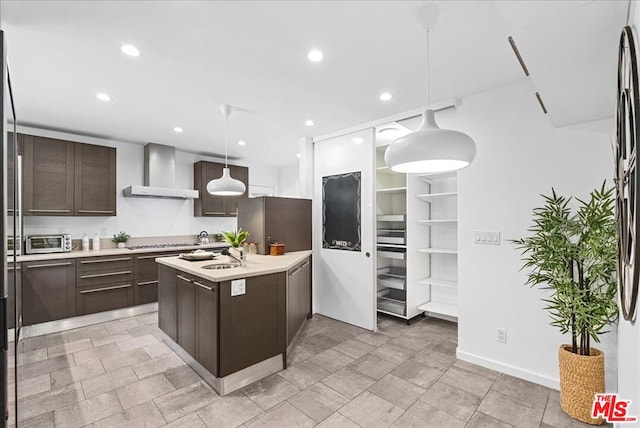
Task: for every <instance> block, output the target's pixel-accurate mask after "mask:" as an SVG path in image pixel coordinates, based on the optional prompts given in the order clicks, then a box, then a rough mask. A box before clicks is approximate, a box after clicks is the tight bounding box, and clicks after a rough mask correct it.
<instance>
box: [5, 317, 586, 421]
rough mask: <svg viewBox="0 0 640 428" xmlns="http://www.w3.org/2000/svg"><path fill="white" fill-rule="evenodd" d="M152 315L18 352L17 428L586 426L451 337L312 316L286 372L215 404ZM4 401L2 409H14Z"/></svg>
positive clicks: (439, 328)
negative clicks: (463, 355)
mask: <svg viewBox="0 0 640 428" xmlns="http://www.w3.org/2000/svg"><path fill="white" fill-rule="evenodd" d="M156 325H157V314H156V313H152V314H146V315H140V316H137V317H132V318H125V319H121V320H117V321H112V322H108V323H103V324H98V325H94V326H90V327H84V328H79V329H76V330H71V331H67V332H63V333H54V334H51V335H48V336H40V337H34V338H29V339H27V340H25V341H23V346H24V350H23V352H22V353H21V354H20V361H19V366H20V369H21V370H20V374H19V380H20V383H19V385H20V388H19V391H18V396H19V397H18V398H19V407H20V416H19V421H18V422H19V427H21V428H22V427H24V428H27V427H57V428H63V427H83V426H91V427H161V426H166V427H181V428H186V427H193V428H195V427H215V428H223V427H236V426H241V427H243V428H259V427H278V428H286V427H293V428H304V427H312V426H318V427H321V428H333V427H344V428H350V427H354V428H358V427H361V428H369V427H372V428H373V427H375V428H378V427H387V426H393V427H421V428H425V427H437V428H455V427H477V428H480V427H483V428H484V427H510V426H515V427H540V428H551V427H555V428H571V427H579V426H587V425H584V424H581V423H578V422H576V421H574V420H572V419H570V418H569V417H567V416H566V415H564V413H562V411H561V410H560V406H559V402H558V400H559V398H558V393H557V392H556V391H552V390H550V389H547V388H544V387H542V386H539V385H535V384H532V383H529V382H525V381H522V380H519V379H516V378H513V377H510V376H506V375H502V374H499V373H497V372H494V371H491V370H488V369H485V368H482V367H478V366H475V365H471V364H468V363H465V362H463V361H459V360H456V358H455V348H456V337H457V333H456V325H455V324H452V323H447V322H444V321H438V320H434V319H428V318H427V319H424V320H421V321H420V322H417V323H415V324H413V325H411V326H407V325H406V324H404V323H402V322H399V321H396V320H394V319H389V318H381V319H380V322H379V329H380V331H379V332H377V333H371V332H367V331H366V330H362V329H359V328H356V327H353V326H350V325H346V324H343V323H340V322H337V321H334V320H331V319H329V318H325V317H322V316H315V317H314V318H313V319H311V320H309V321H308V323H307V324H306V326H305V328H304V330H303V332H302V334H301V336H300V340H299V342H298V344H297V346H296V348H295V350H294V352H293V353H292V355H290V356H289V360H290V366H289V368H288V369H287V370H285V371H282V372H280V373H277V374H275V375H272V376H269V377H267V378H266V379H264V380H262V381H260V382H256V383H254V384H252V385H249V386H247V387H245V388H243V389H242V390H240V391H237V392H235V393H233V394H230V395H228V396H225V397H220V396H218V394H216V393H215V392H214V391H213V390H212V389H211V388H209V387H208V386H207V385H206V384H205V383H203V382H202V381H201V380H200V379H199V378H198V376H197V375H196V374H195V373H194V372H193V371H192V370H191V369H190V368H189V367H188V366H186V365H185V363H184V362H183V361H182V360H181V359H180V358H178V357H177V356H176V355H175V354H174V353H173V352H172V351H171V350H170V349H169V348H168V347H167V346H166V345H165V344H163V343H162V337H163V335H162V333H161V331H160V330H159V329H158V328H157V327H156ZM13 395H14V394H11V400H12V401H13V400H15V397H14V396H13Z"/></svg>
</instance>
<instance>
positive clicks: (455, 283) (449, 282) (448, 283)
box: [418, 278, 458, 289]
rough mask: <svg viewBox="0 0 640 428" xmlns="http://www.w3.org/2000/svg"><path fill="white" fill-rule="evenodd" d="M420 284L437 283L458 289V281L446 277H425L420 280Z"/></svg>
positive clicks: (440, 285) (436, 284) (437, 284)
mask: <svg viewBox="0 0 640 428" xmlns="http://www.w3.org/2000/svg"><path fill="white" fill-rule="evenodd" d="M418 284H422V285H435V286H437V287H446V288H452V289H457V287H458V281H456V280H453V279H445V278H425V279H422V280H420V281H418Z"/></svg>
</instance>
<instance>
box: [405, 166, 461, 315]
mask: <svg viewBox="0 0 640 428" xmlns="http://www.w3.org/2000/svg"><path fill="white" fill-rule="evenodd" d="M412 184H413V186H412ZM409 187H411V189H412V190H413V192H412V194H413V195H414V197H413V198H409V200H411V199H413V200H414V201H416V203H415V204H414V208H413V209H411V208H410V209H411V211H410V212H415V213H418V219H417V220H415V221H414V223H415V224H416V226H417V227H419V228H421V229H422V231H421V232H417V238H418V240H419V244H418V245H417V247H416V248H413V249H411V250H412V251H414V252H415V253H416V254H417V256H418V257H421V264H422V265H423V266H425V268H424V269H423V270H422V272H421V274H422V276H421V277H420V278H418V279H417V281H416V283H417V284H418V286H421V287H425V288H426V289H427V291H428V292H427V294H426V299H424V301H423V302H421V304H420V305H419V306H418V308H417V309H418V310H419V311H421V312H424V313H426V314H427V315H430V316H436V317H438V316H439V317H446V318H448V319H452V318H457V317H458V279H457V278H458V257H457V254H458V250H457V245H458V189H457V173H455V172H453V173H445V174H431V175H416V176H415V179H414V180H413V182H411V181H410V184H409Z"/></svg>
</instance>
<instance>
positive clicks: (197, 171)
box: [193, 161, 227, 217]
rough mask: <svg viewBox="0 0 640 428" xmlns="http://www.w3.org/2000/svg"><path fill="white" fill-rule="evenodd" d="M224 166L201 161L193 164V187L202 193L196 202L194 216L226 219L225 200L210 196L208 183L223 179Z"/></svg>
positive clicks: (220, 197)
mask: <svg viewBox="0 0 640 428" xmlns="http://www.w3.org/2000/svg"><path fill="white" fill-rule="evenodd" d="M222 168H224V165H222V164H220V163H216V162H205V161H200V162H196V163H195V164H193V187H194V189H196V190H198V191H199V192H200V196H199V197H198V199H196V200H195V201H194V204H193V206H194V214H193V215H194V216H196V217H202V216H206V217H225V216H226V215H227V211H226V210H225V199H224V198H223V197H222V196H214V195H210V194H209V193H208V192H207V183H209V181H211V180H214V179H216V178H220V177H222Z"/></svg>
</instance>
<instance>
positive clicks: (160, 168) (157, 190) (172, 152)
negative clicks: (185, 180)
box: [122, 143, 200, 199]
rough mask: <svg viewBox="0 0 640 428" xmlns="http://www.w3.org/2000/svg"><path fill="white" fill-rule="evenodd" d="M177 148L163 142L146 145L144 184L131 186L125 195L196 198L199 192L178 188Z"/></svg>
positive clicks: (123, 191) (125, 189)
mask: <svg viewBox="0 0 640 428" xmlns="http://www.w3.org/2000/svg"><path fill="white" fill-rule="evenodd" d="M175 178H176V149H175V147H171V146H165V145H162V144H153V143H148V144H145V146H144V186H129V187H125V188H124V189H123V190H122V193H123V194H124V196H127V197H138V198H172V199H196V198H198V197H199V195H200V194H199V192H198V191H197V190H192V189H176V188H175V187H174V186H175Z"/></svg>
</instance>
